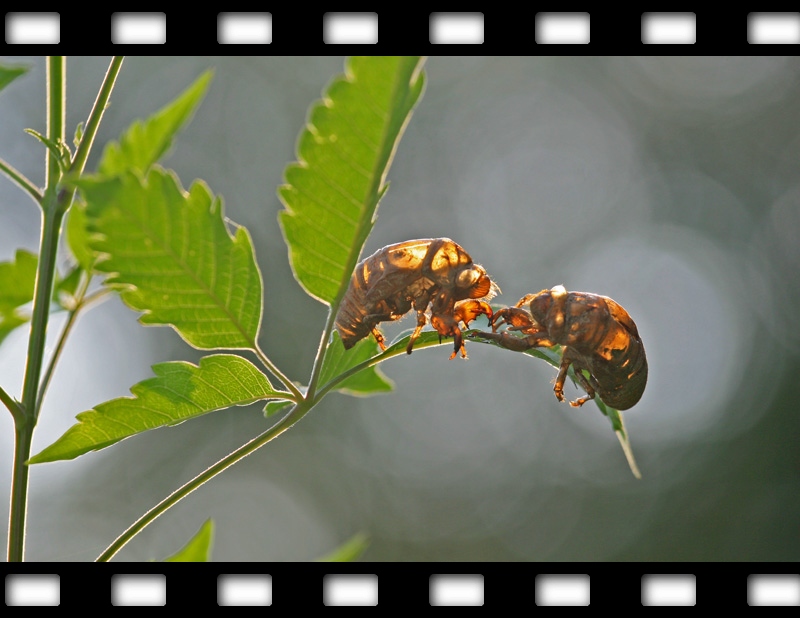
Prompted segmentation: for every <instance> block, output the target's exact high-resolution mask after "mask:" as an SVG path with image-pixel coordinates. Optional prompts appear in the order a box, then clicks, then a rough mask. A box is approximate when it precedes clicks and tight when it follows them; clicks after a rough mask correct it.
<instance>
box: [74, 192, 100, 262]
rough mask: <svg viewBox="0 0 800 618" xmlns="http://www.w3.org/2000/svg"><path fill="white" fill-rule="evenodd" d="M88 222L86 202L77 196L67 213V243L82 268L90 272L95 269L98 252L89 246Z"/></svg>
mask: <svg viewBox="0 0 800 618" xmlns="http://www.w3.org/2000/svg"><path fill="white" fill-rule="evenodd" d="M86 224H87V221H86V202H84V201H83V200H82V199H79V198H77V197H76V199H75V201H74V202H73V204H72V206H71V207H70V209H69V212H68V213H67V244H68V245H69V248H70V251H72V255H73V256H74V257H75V260H77V262H78V264H80V265H81V268H83V269H84V270H85V271H86V272H88V273H90V272H92V271H93V270H94V262H95V260H96V259H97V254H96V253H95V252H94V251H92V248H91V247H90V246H89V231H88V230H87V229H86Z"/></svg>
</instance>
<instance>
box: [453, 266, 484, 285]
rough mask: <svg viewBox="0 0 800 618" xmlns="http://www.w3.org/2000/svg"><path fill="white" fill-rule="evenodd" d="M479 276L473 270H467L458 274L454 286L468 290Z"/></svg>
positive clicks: (478, 273)
mask: <svg viewBox="0 0 800 618" xmlns="http://www.w3.org/2000/svg"><path fill="white" fill-rule="evenodd" d="M480 276H481V274H480V272H478V271H477V270H476V269H474V268H468V269H467V270H462V271H461V272H460V273H458V277H456V285H457V286H458V287H460V288H470V287H472V286H473V285H474V284H475V282H476V281H477V280H478V279H479V278H480Z"/></svg>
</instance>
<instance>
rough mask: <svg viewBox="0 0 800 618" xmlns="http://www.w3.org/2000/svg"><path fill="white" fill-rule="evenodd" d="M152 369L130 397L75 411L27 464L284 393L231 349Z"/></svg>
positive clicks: (71, 455)
mask: <svg viewBox="0 0 800 618" xmlns="http://www.w3.org/2000/svg"><path fill="white" fill-rule="evenodd" d="M153 373H155V375H156V377H154V378H149V379H147V380H144V381H142V382H139V383H138V384H136V385H134V386H133V387H132V388H131V393H133V395H134V396H133V397H120V398H118V399H112V400H111V401H107V402H105V403H101V404H100V405H98V406H97V407H95V408H94V409H93V410H89V411H87V412H81V413H80V414H78V416H77V420H78V423H77V424H75V425H73V426H72V427H70V428H69V429H68V430H67V431H66V433H64V435H63V436H61V437H60V438H59V439H58V440H56V441H55V442H54V443H53V444H51V445H50V446H48V447H47V448H45V449H44V450H43V451H42V452H41V453H39V454H38V455H35V456H34V457H32V458H31V459H29V460H28V463H29V464H34V463H43V462H47V461H57V460H61V459H74V458H75V457H78V456H79V455H83V454H84V453H88V452H89V451H97V450H100V449H102V448H105V447H107V446H111V445H112V444H114V443H116V442H119V441H120V440H122V439H123V438H127V437H129V436H133V435H136V434H139V433H142V432H143V431H147V430H149V429H156V428H158V427H167V426H169V425H177V424H178V423H182V422H183V421H186V420H189V419H190V418H195V417H197V416H201V415H203V414H206V413H208V412H214V411H215V410H224V409H225V408H230V407H231V406H246V405H249V404H251V403H254V402H256V401H259V400H261V399H274V398H276V396H277V397H280V396H282V395H285V393H280V392H277V391H275V389H274V388H273V387H272V385H271V384H270V382H269V380H268V379H267V377H266V376H265V375H264V374H263V373H261V371H259V370H258V368H256V366H255V365H253V364H252V363H251V362H250V361H248V360H247V359H244V358H242V357H241V356H235V355H232V354H216V355H213V356H206V357H205V358H203V359H201V360H200V365H199V366H198V365H193V364H192V363H187V362H169V363H160V364H158V365H153Z"/></svg>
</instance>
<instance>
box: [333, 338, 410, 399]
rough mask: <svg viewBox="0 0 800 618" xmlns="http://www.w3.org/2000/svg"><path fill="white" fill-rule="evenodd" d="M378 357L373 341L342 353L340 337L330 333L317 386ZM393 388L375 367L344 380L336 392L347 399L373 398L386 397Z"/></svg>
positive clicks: (391, 383) (368, 340)
mask: <svg viewBox="0 0 800 618" xmlns="http://www.w3.org/2000/svg"><path fill="white" fill-rule="evenodd" d="M379 353H380V348H378V344H377V343H376V342H375V340H374V339H373V338H372V337H365V338H364V339H362V340H361V341H359V342H358V343H356V345H355V346H353V347H352V348H351V349H350V350H345V349H344V345H342V340H341V339H340V338H339V333H338V332H336V331H334V332H333V340H332V341H331V343H330V345H329V346H328V351H327V353H326V354H325V360H324V361H323V362H322V371H321V372H320V384H323V385H324V384H326V383H327V382H329V381H330V380H332V379H333V378H335V377H336V376H338V375H341V374H343V373H344V372H345V371H347V370H348V369H350V368H351V367H355V366H356V365H358V364H359V363H361V362H363V361H365V360H367V359H370V358H372V357H373V356H377V355H378V354H379ZM393 388H394V382H392V380H390V379H389V378H388V377H386V375H384V373H383V372H382V371H381V370H380V369H379V368H378V367H367V368H366V369H363V370H361V371H359V372H358V373H356V374H354V375H352V376H350V377H349V378H347V379H346V380H344V381H343V382H342V383H341V384H339V386H337V387H336V389H335V390H337V391H339V392H340V393H346V394H348V395H362V396H364V395H374V394H377V393H385V392H387V391H391V390H392V389H393Z"/></svg>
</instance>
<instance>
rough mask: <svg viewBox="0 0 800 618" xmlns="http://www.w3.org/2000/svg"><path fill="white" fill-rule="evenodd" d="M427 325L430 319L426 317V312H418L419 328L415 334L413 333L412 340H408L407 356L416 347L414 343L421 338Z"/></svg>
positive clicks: (415, 330)
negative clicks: (420, 335)
mask: <svg viewBox="0 0 800 618" xmlns="http://www.w3.org/2000/svg"><path fill="white" fill-rule="evenodd" d="M427 323H428V318H427V317H426V316H425V312H424V311H419V310H417V327H416V328H415V329H414V332H413V333H411V338H410V339H409V340H408V346H406V353H407V354H411V350H412V348H413V347H414V342H415V341H416V340H417V337H419V334H420V332H421V331H422V329H423V328H424V327H425V324H427Z"/></svg>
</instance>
